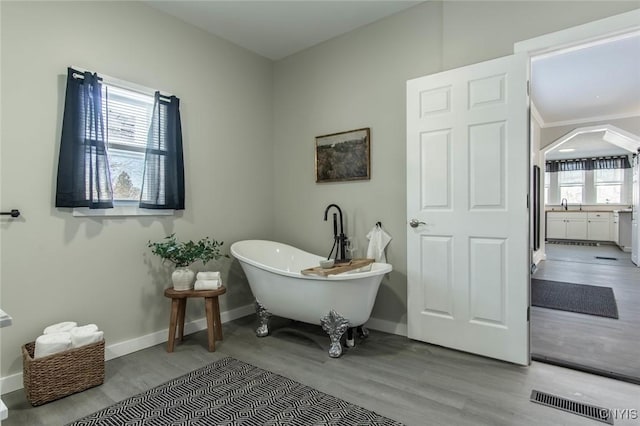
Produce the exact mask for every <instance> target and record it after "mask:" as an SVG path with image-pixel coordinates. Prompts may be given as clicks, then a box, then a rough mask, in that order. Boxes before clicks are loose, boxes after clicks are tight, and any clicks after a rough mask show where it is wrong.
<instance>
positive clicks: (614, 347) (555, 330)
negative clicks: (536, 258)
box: [531, 244, 640, 383]
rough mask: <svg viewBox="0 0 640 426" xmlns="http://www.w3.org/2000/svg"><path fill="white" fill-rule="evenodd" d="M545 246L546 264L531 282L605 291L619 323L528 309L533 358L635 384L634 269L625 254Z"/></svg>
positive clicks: (638, 312) (608, 248)
mask: <svg viewBox="0 0 640 426" xmlns="http://www.w3.org/2000/svg"><path fill="white" fill-rule="evenodd" d="M545 247H546V251H547V260H546V261H543V262H541V263H540V265H539V267H538V270H537V271H536V272H535V274H534V275H533V276H534V278H539V279H544V280H550V281H564V282H570V283H576V284H590V285H597V286H605V287H611V288H612V289H613V291H614V294H615V298H616V303H617V305H618V313H619V317H620V318H619V319H617V320H616V319H612V318H604V317H597V316H593V315H586V314H579V313H574V312H565V311H558V310H553V309H545V308H539V307H535V306H532V308H531V349H532V354H533V355H534V359H548V360H549V361H551V362H555V361H562V362H568V363H571V364H576V365H581V366H583V367H585V368H587V369H589V370H593V371H599V372H602V373H605V374H607V373H609V374H613V375H616V376H620V377H626V378H627V379H629V378H630V379H632V380H633V378H635V380H636V381H637V383H640V268H638V267H636V266H635V265H633V263H631V260H630V253H625V252H623V251H621V250H619V249H618V248H617V247H616V246H613V245H606V244H603V245H600V246H595V247H594V246H574V245H563V244H547V245H546V246H545ZM596 256H598V257H610V258H615V259H617V260H608V259H597V258H596Z"/></svg>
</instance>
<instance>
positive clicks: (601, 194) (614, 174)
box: [593, 169, 624, 204]
mask: <svg viewBox="0 0 640 426" xmlns="http://www.w3.org/2000/svg"><path fill="white" fill-rule="evenodd" d="M593 174H594V175H593V183H594V185H595V189H596V203H598V204H619V203H621V202H622V186H623V184H624V169H599V170H594V171H593Z"/></svg>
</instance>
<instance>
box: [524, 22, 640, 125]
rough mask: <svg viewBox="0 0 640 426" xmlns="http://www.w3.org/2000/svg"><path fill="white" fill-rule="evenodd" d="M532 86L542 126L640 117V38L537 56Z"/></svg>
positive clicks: (621, 39) (533, 67) (629, 38)
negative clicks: (605, 118) (633, 116)
mask: <svg viewBox="0 0 640 426" xmlns="http://www.w3.org/2000/svg"><path fill="white" fill-rule="evenodd" d="M531 87H532V93H531V100H532V102H533V104H534V105H535V107H536V109H537V111H538V113H539V115H540V118H541V119H542V120H543V121H544V123H543V124H544V127H552V126H558V125H564V124H574V123H577V122H583V123H584V122H587V121H596V120H595V119H600V118H602V117H607V118H621V117H629V116H632V115H640V34H637V33H636V34H634V35H632V36H626V37H623V38H619V39H614V40H611V41H608V42H601V43H598V44H595V45H591V46H587V47H582V48H577V49H572V50H570V51H565V52H559V53H554V54H551V55H546V56H543V57H541V58H539V59H535V58H534V60H533V61H532V63H531Z"/></svg>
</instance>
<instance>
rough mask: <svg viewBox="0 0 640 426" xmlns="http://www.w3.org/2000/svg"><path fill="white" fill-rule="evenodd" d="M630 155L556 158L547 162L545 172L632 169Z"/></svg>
mask: <svg viewBox="0 0 640 426" xmlns="http://www.w3.org/2000/svg"><path fill="white" fill-rule="evenodd" d="M630 168H631V163H629V157H627V156H626V155H619V156H615V157H600V158H589V159H587V158H581V159H576V160H555V161H547V162H546V163H545V172H567V171H572V170H599V169H630Z"/></svg>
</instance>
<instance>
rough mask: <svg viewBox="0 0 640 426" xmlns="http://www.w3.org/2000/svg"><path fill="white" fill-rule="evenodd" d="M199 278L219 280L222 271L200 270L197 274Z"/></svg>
mask: <svg viewBox="0 0 640 426" xmlns="http://www.w3.org/2000/svg"><path fill="white" fill-rule="evenodd" d="M196 279H198V280H219V279H220V272H198V275H196Z"/></svg>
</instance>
